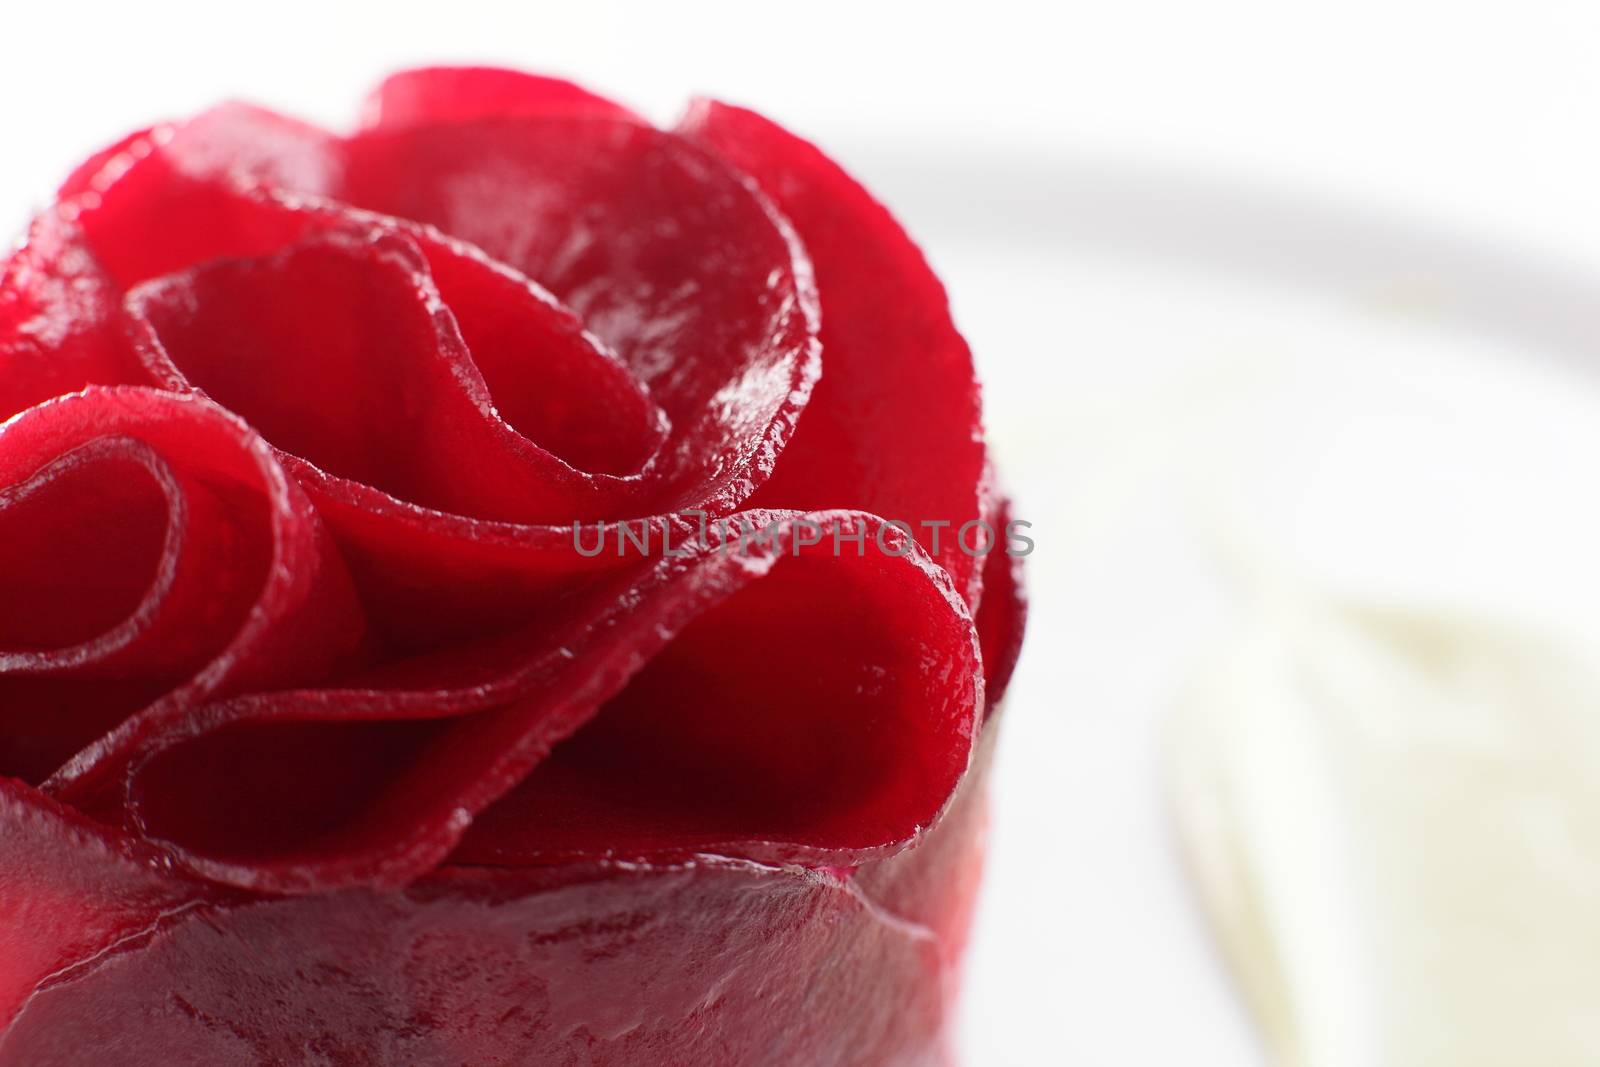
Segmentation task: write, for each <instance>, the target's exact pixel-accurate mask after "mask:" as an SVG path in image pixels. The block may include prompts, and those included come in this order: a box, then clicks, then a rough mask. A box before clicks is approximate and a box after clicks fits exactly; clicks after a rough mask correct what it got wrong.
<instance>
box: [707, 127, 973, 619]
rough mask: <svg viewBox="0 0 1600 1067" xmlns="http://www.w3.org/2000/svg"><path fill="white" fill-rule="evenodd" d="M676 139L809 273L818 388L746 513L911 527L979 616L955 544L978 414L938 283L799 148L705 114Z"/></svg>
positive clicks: (853, 190) (969, 509)
mask: <svg viewBox="0 0 1600 1067" xmlns="http://www.w3.org/2000/svg"><path fill="white" fill-rule="evenodd" d="M679 130H680V132H681V133H683V135H684V136H686V137H688V138H690V139H692V140H694V141H696V142H698V143H701V144H705V145H707V146H709V147H711V148H712V149H714V150H715V151H716V152H718V153H719V154H720V155H722V156H723V157H724V158H725V159H727V160H728V161H729V162H731V163H732V164H733V165H734V166H736V167H738V168H739V169H740V170H742V171H744V172H745V173H746V174H749V175H750V176H751V177H753V178H754V179H755V180H756V182H757V183H758V184H759V185H760V186H761V188H762V190H763V191H764V192H765V193H766V194H767V195H768V196H769V197H771V198H772V200H773V202H774V203H775V204H776V205H777V207H778V209H779V210H780V211H782V212H783V213H784V215H785V216H786V217H787V218H788V219H789V220H790V221H791V222H792V223H793V224H794V228H795V231H796V232H797V233H798V234H799V237H800V241H801V243H802V244H803V245H804V247H805V249H806V252H807V254H808V255H809V256H810V257H811V261H812V264H813V265H814V267H815V270H816V284H817V292H818V295H819V299H820V300H821V304H822V350H823V367H824V374H823V377H822V380H821V381H820V382H819V383H818V385H817V389H816V393H815V395H814V396H813V397H812V399H811V403H810V404H809V405H808V406H807V408H806V413H805V417H804V418H803V419H802V420H801V422H800V425H799V427H798V429H797V430H796V433H795V438H794V440H793V441H791V442H790V444H789V447H788V448H787V449H786V450H785V451H784V455H783V462H782V464H780V465H779V466H778V469H777V470H776V471H775V472H774V473H773V476H772V478H771V479H770V480H769V482H768V483H767V484H766V486H765V487H764V488H763V490H762V492H761V493H760V495H759V496H757V497H755V498H753V499H752V501H751V504H752V506H759V507H774V508H800V509H803V510H805V509H812V508H822V507H849V508H859V509H861V510H863V511H870V512H873V513H875V514H878V515H882V516H884V517H885V518H890V519H899V520H901V521H904V522H907V523H910V524H912V526H913V532H914V533H916V535H917V538H918V540H919V541H920V542H921V543H922V545H923V547H924V548H927V549H928V550H929V552H930V554H932V555H933V557H934V558H935V559H936V560H938V562H939V563H940V564H941V565H942V566H943V567H944V568H945V569H946V570H948V571H949V572H950V574H951V576H952V577H954V578H955V580H956V585H957V586H958V587H959V588H961V589H962V590H963V593H964V594H965V595H966V596H967V597H968V602H969V603H970V604H973V605H976V604H977V602H978V601H977V597H978V582H979V580H980V578H981V571H980V568H979V566H978V557H977V556H975V555H972V554H968V553H966V552H963V551H962V550H961V548H960V545H959V543H958V541H957V538H958V536H959V534H960V531H961V528H962V526H963V525H965V524H966V523H968V522H972V521H974V520H977V519H978V518H979V517H980V514H981V504H982V497H983V492H984V486H983V477H984V464H985V456H984V448H983V423H982V416H981V405H980V400H979V395H978V384H977V380H976V379H975V378H974V376H973V369H972V353H971V352H970V350H969V349H968V348H967V344H966V342H965V341H964V340H962V338H961V335H960V334H959V333H958V332H957V331H956V328H955V325H954V323H952V322H951V319H950V310H949V301H948V299H947V298H946V296H945V292H944V287H943V286H942V285H940V284H939V279H938V278H937V277H935V276H934V273H933V271H932V270H931V269H930V268H929V267H928V264H927V261H926V260H925V259H924V258H923V256H922V253H921V252H920V251H919V250H918V249H917V247H916V245H914V244H912V242H911V239H910V238H909V237H907V236H906V233H905V231H904V230H902V229H901V228H900V224H899V223H897V222H896V221H895V220H894V218H893V217H892V216H891V215H890V214H889V212H888V211H887V210H885V209H884V207H883V206H882V205H881V204H879V203H878V202H877V201H876V200H874V199H873V198H872V196H871V195H870V194H869V193H868V192H867V191H866V190H865V189H863V188H862V187H861V186H860V185H858V184H857V183H856V182H855V180H854V179H852V178H851V177H850V176H849V175H848V174H846V173H845V172H844V171H843V170H842V169H841V168H840V167H839V165H838V164H837V163H834V162H833V161H832V160H831V159H829V158H828V157H827V156H825V155H823V154H822V153H821V152H820V151H818V150H817V149H816V148H815V147H813V146H812V145H810V144H808V143H806V142H805V141H803V140H801V139H800V138H798V137H796V136H795V135H794V134H792V133H789V132H788V131H787V130H784V129H782V128H781V127H779V126H777V125H775V124H773V123H772V122H769V121H768V120H766V119H764V118H762V117H761V116H760V115H757V114H755V113H754V112H751V111H746V110H744V109H742V108H736V107H730V106H728V105H726V104H719V103H715V102H709V101H708V102H701V103H699V104H696V105H695V107H693V108H692V109H691V110H690V112H689V114H688V115H687V116H686V117H685V118H684V120H683V122H682V123H681V124H680V126H679ZM924 524H934V525H924ZM937 524H943V525H937ZM936 536H937V538H938V545H937V548H936V547H935V540H934V539H935V537H936Z"/></svg>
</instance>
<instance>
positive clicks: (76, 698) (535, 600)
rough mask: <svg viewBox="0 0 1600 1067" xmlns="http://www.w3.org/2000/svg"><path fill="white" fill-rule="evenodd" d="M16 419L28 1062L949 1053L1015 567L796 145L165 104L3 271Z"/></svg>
mask: <svg viewBox="0 0 1600 1067" xmlns="http://www.w3.org/2000/svg"><path fill="white" fill-rule="evenodd" d="M7 418H8V419H9V421H5V422H3V424H0V560H4V566H3V569H0V848H3V851H4V855H5V857H6V859H7V863H6V864H5V869H4V870H3V871H0V1064H28V1065H30V1067H34V1065H44V1064H80V1063H96V1062H106V1057H107V1056H115V1057H117V1058H118V1060H117V1061H118V1062H127V1063H146V1062H148V1063H163V1064H165V1063H196V1064H202V1063H203V1064H208V1065H211V1064H231V1063H240V1064H245V1063H248V1064H261V1063H268V1064H295V1063H303V1062H307V1061H308V1057H310V1058H312V1059H315V1060H316V1061H317V1062H327V1063H337V1064H347V1063H348V1064H356V1063H362V1064H366V1063H385V1064H388V1063H393V1064H407V1065H414V1064H440V1065H446V1064H467V1063H490V1062H514V1063H523V1062H529V1063H532V1062H537V1063H545V1062H551V1063H562V1062H580V1061H581V1062H590V1063H616V1064H672V1063H688V1062H697V1063H704V1062H711V1063H727V1064H747V1063H749V1064H754V1063H784V1064H819V1065H820V1064H863V1065H866V1064H888V1063H897V1064H898V1063H940V1062H944V1060H943V1057H944V1056H945V1055H946V1054H947V1051H948V1050H947V1048H946V1044H945V1042H946V1030H947V1026H946V1024H947V1021H948V1018H949V1010H950V1003H951V997H952V995H953V993H954V990H955V982H954V976H955V974H956V971H957V967H958V965H959V960H960V950H961V947H962V945H963V943H964V940H965V930H966V926H967V921H968V918H969V917H970V910H971V905H972V901H973V897H974V893H975V891H976V884H977V872H978V860H979V855H978V843H979V841H980V840H981V836H982V828H983V821H984V817H985V816H984V806H983V782H982V777H983V775H984V772H985V770H986V768H987V766H988V764H989V759H990V755H989V754H990V752H991V751H992V748H993V739H994V725H993V722H992V716H991V712H992V709H993V708H994V706H995V705H996V704H997V703H998V701H999V699H1000V695H1001V693H1002V691H1003V690H1004V688H1005V685H1006V681H1007V679H1008V677H1009V674H1010V670H1011V666H1012V664H1013V663H1014V661H1015V657H1016V651H1017V648H1018V647H1019V645H1020V641H1021V633H1022V625H1023V611H1022V599H1021V594H1020V588H1019V585H1018V582H1017V578H1018V575H1017V571H1016V564H1017V560H1015V559H1013V558H1011V557H1010V556H1008V555H1007V554H1006V552H1005V545H1006V540H1005V537H1004V530H1005V527H1006V524H1007V522H1008V521H1009V518H1010V516H1009V511H1008V509H1007V507H1006V504H1005V502H1004V501H1003V500H1001V499H1000V498H999V497H998V496H996V494H995V493H994V491H993V489H992V482H991V479H990V477H989V474H988V461H987V456H986V453H985V450H984V446H983V442H982V432H981V421H980V411H979V403H978V393H977V386H976V384H975V381H974V378H973V372H972V362H971V356H970V353H969V352H968V350H967V348H966V345H965V343H964V342H963V341H962V340H961V338H960V335H959V334H958V333H957V332H956V331H955V328H954V326H953V325H952V324H951V322H950V318H949V313H948V310H947V308H946V304H945V299H944V294H943V291H942V289H941V288H940V286H939V283H938V281H937V279H936V278H935V277H934V276H933V274H932V272H931V271H930V270H929V269H928V267H927V264H926V263H925V261H924V260H923V258H922V256H921V255H920V253H919V252H918V251H917V250H916V248H915V246H914V245H912V244H911V242H910V241H909V239H908V238H907V237H906V236H905V234H904V233H903V232H902V231H901V230H900V228H899V227H898V225H897V224H896V223H895V222H894V221H893V219H892V218H891V217H890V216H889V215H888V213H887V212H886V211H884V209H883V208H882V207H880V206H879V205H878V204H876V203H875V202H874V201H873V200H872V199H871V197H870V196H869V195H868V194H867V193H866V192H865V191H864V190H862V189H861V187H860V186H859V185H857V184H856V183H855V182H854V181H852V180H851V179H850V178H849V177H848V176H847V175H845V174H844V173H843V172H842V171H841V170H840V169H839V168H838V167H837V166H836V165H835V164H833V163H832V162H831V161H830V160H828V159H827V158H826V157H825V156H823V155H822V154H821V153H820V152H818V151H817V150H816V149H815V148H813V147H812V146H810V145H808V144H806V143H805V142H803V141H800V140H799V139H797V138H795V137H794V136H793V135H791V134H788V133H787V132H785V131H783V130H781V129H780V128H778V127H776V126H774V125H772V124H771V123H769V122H767V121H766V120H764V119H761V118H760V117H759V116H756V115H753V114H751V113H749V112H746V111H742V110H739V109H734V108H729V107H725V106H723V105H715V104H706V105H699V106H697V108H696V109H695V110H694V111H692V112H691V114H690V116H689V118H687V119H686V120H685V121H684V123H683V124H681V125H680V127H679V128H678V129H676V130H659V129H656V128H654V127H652V126H650V125H649V124H648V123H646V122H645V121H644V120H642V119H640V118H639V117H638V116H637V115H635V114H634V113H632V112H631V111H628V110H627V109H625V108H623V107H621V106H619V105H616V104H613V103H611V102H609V101H606V100H604V99H602V98H599V97H596V96H594V95H593V94H591V93H588V92H586V91H584V90H582V89H579V88H577V87H576V86H573V85H570V84H568V83H565V82H561V81H557V80H553V79H548V78H538V77H533V76H529V75H523V74H518V73H514V72H509V71H497V70H482V69H433V70H420V71H414V72H409V73H406V74H402V75H398V76H396V77H395V78H392V79H390V80H389V81H388V82H386V83H385V84H384V85H383V86H382V87H380V89H379V90H378V91H377V92H376V93H375V94H374V95H373V97H372V98H371V100H370V101H369V103H368V105H367V108H366V110H365V113H364V117H363V120H362V123H361V126H360V128H359V129H358V130H357V131H356V132H355V133H353V134H352V135H350V136H339V135H336V134H332V133H328V132H325V131H322V130H318V129H316V128H314V127H311V126H307V125H305V124H303V123H299V122H295V121H293V120H290V119H286V118H283V117H281V116H277V115H274V114H271V113H270V112H265V111H262V110H259V109H256V108H250V107H246V106H241V105H228V106H225V107H222V108H218V109H215V110H213V111H210V112H207V113H205V114H203V115H201V116H199V117H197V118H195V119H193V120H190V121H188V122H184V123H179V124H173V125H161V126H156V127H153V128H151V129H150V130H147V131H144V132H141V133H138V134H134V135H132V136H130V137H128V138H126V139H124V140H123V141H121V142H119V143H118V144H116V145H114V146H112V147H111V148H109V149H107V150H105V151H104V152H101V153H99V154H97V155H96V156H95V157H93V158H92V159H91V160H89V161H88V162H86V163H85V164H83V165H82V166H80V167H79V168H78V169H77V170H76V171H74V172H73V174H72V176H71V177H70V178H69V179H68V181H67V182H66V183H65V184H64V185H63V187H62V190H61V193H60V198H59V200H58V202H57V203H56V204H55V205H54V206H53V207H52V208H51V210H50V211H48V212H46V213H45V214H44V215H43V216H42V217H41V218H40V219H39V220H38V221H37V222H36V223H35V225H34V226H33V228H32V230H31V231H30V234H29V237H28V239H27V241H26V242H25V243H24V245H23V246H22V247H21V248H20V249H19V250H18V251H17V252H16V253H15V254H13V256H12V257H11V258H10V260H9V261H8V262H7V264H6V265H5V268H4V273H3V275H0V419H7ZM978 526H984V527H985V528H986V529H987V530H988V531H989V532H988V534H987V535H986V536H985V537H981V538H971V537H963V536H961V531H963V530H966V531H969V532H970V531H971V530H972V529H973V528H975V527H978ZM974 545H981V546H982V548H983V549H984V551H974V550H973V546H974ZM986 723H987V725H986Z"/></svg>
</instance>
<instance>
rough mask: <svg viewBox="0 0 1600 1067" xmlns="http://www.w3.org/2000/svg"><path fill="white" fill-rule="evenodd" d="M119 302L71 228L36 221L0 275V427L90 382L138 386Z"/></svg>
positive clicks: (55, 218) (50, 218) (59, 221)
mask: <svg viewBox="0 0 1600 1067" xmlns="http://www.w3.org/2000/svg"><path fill="white" fill-rule="evenodd" d="M120 301H121V293H120V292H119V291H118V289H117V287H116V286H115V284H114V283H113V282H112V279H111V278H110V276H109V275H108V274H107V273H106V271H105V269H104V268H103V267H102V266H101V264H100V263H99V261H98V260H96V259H95V257H94V255H93V254H92V253H91V252H90V251H89V250H88V248H87V246H86V245H85V244H84V242H83V237H82V233H81V232H80V230H79V228H78V226H77V225H76V224H74V223H72V222H69V221H67V219H66V218H65V217H64V216H63V214H62V213H61V212H59V211H50V212H46V213H45V214H44V215H42V216H40V217H39V218H38V219H37V220H36V221H35V222H34V224H33V226H32V228H31V229H30V230H29V231H28V240H27V243H26V244H24V245H23V246H22V247H21V248H20V249H18V250H17V251H16V252H15V253H13V254H12V256H11V258H10V259H9V260H7V261H6V263H5V266H4V269H3V270H0V421H4V420H5V419H6V418H9V417H10V416H12V415H15V414H16V413H17V412H19V411H21V410H22V409H23V408H26V407H31V406H32V405H34V404H37V403H40V402H42V401H45V400H49V399H50V398H51V397H55V396H60V395H61V394H63V393H70V392H74V391H76V390H78V389H81V388H83V387H84V386H85V385H87V384H88V383H90V382H98V383H101V384H106V385H112V384H117V383H123V382H128V383H142V382H144V381H146V380H147V377H146V375H145V374H144V372H143V371H142V370H141V369H140V367H139V365H138V363H137V361H136V360H135V359H134V358H133V354H132V351H131V350H130V349H129V347H128V343H127V341H126V339H125V338H124V337H123V332H122V312H121V308H120V306H119V303H120Z"/></svg>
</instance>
